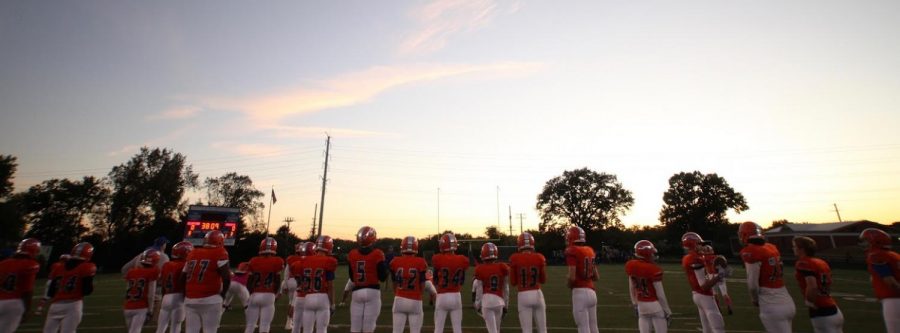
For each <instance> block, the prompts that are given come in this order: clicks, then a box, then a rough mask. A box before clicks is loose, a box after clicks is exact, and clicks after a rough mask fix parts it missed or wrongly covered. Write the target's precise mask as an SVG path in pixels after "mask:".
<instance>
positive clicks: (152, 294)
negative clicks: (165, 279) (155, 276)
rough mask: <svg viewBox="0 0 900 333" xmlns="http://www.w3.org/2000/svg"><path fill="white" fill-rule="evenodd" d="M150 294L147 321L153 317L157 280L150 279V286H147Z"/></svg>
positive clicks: (148, 296)
mask: <svg viewBox="0 0 900 333" xmlns="http://www.w3.org/2000/svg"><path fill="white" fill-rule="evenodd" d="M147 290H150V294H148V295H147V321H148V322H149V321H150V318H153V305H154V304H156V303H155V302H156V292H155V291H156V280H150V286H149V287H148V288H147Z"/></svg>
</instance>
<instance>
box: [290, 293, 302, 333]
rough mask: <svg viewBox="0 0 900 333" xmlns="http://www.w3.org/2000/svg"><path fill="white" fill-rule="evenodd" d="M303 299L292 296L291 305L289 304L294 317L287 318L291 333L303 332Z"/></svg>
mask: <svg viewBox="0 0 900 333" xmlns="http://www.w3.org/2000/svg"><path fill="white" fill-rule="evenodd" d="M305 299H306V298H304V297H300V296H296V294H294V298H293V300H292V301H293V303H291V307H292V308H293V309H294V315H293V316H291V317H289V318H291V333H301V332H302V331H303V300H305Z"/></svg>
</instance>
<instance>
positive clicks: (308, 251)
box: [302, 242, 316, 256]
mask: <svg viewBox="0 0 900 333" xmlns="http://www.w3.org/2000/svg"><path fill="white" fill-rule="evenodd" d="M314 254H316V243H313V242H305V243H303V254H302V255H303V256H311V255H314Z"/></svg>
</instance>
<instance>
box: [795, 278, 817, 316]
mask: <svg viewBox="0 0 900 333" xmlns="http://www.w3.org/2000/svg"><path fill="white" fill-rule="evenodd" d="M807 272H808V271H800V274H801V275H803V279H804V280H806V290H804V291H803V300H805V301H806V306H809V307H811V308H813V309H815V308H816V297H818V296H819V291H818V290H817V289H818V288H816V276H815V274H810V275H807ZM809 273H812V272H809Z"/></svg>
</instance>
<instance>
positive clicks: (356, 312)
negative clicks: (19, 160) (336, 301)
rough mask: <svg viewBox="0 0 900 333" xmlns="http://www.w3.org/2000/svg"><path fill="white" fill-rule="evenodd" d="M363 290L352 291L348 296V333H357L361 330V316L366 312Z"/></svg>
mask: <svg viewBox="0 0 900 333" xmlns="http://www.w3.org/2000/svg"><path fill="white" fill-rule="evenodd" d="M364 291H365V289H358V290H354V291H353V292H352V293H351V294H350V332H352V333H359V332H362V329H363V314H364V313H365V310H366V303H365V301H366V299H365V298H366V295H365V293H364Z"/></svg>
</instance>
